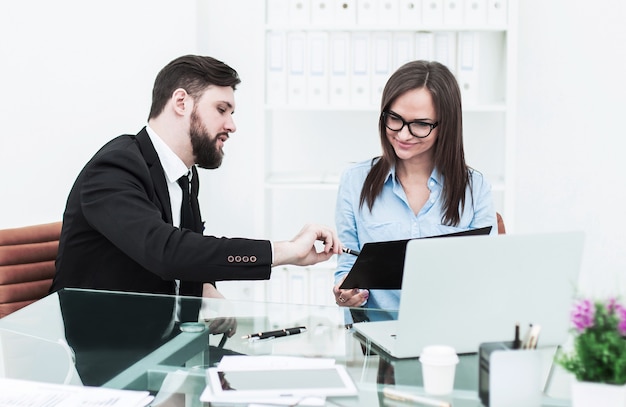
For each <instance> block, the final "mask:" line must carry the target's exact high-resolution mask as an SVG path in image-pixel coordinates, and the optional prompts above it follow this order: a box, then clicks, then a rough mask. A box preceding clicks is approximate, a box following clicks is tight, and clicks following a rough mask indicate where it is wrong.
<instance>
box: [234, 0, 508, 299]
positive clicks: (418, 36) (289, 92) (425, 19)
mask: <svg viewBox="0 0 626 407" xmlns="http://www.w3.org/2000/svg"><path fill="white" fill-rule="evenodd" d="M516 9H517V3H516V0H265V4H264V11H265V16H264V17H261V16H257V17H256V18H264V21H263V24H262V26H263V27H264V32H263V33H258V35H263V36H264V50H263V53H264V55H265V61H264V64H263V67H262V68H261V67H259V68H257V71H259V70H260V69H263V72H264V75H263V77H264V81H265V89H264V95H263V100H264V116H263V119H262V124H263V128H264V138H263V145H262V149H263V153H262V155H261V159H260V161H262V164H261V165H259V164H260V163H255V164H257V166H256V167H255V169H252V171H255V170H258V168H262V170H263V174H262V177H263V187H262V191H261V190H260V193H261V194H262V197H261V198H260V199H259V200H258V202H262V206H263V208H262V210H259V211H258V212H257V213H259V214H261V215H260V216H262V217H263V219H261V220H258V222H257V225H260V228H261V229H262V232H263V236H265V237H268V238H270V239H284V238H286V237H290V236H292V235H293V233H294V229H297V228H300V227H301V226H302V225H303V224H304V223H306V222H309V221H311V222H318V223H325V224H329V225H334V209H335V199H336V192H337V184H338V180H339V176H340V174H341V172H342V171H343V169H344V168H346V166H348V165H349V164H350V163H352V162H358V161H362V160H366V159H370V158H372V157H374V156H377V155H379V154H380V151H381V148H380V145H379V137H378V127H377V123H378V115H379V105H380V92H381V91H382V86H384V83H385V82H386V80H387V78H388V77H389V75H391V73H393V72H394V71H395V69H396V68H398V67H399V66H400V65H401V64H402V63H404V62H406V61H408V60H412V59H436V60H439V61H441V62H443V63H444V64H446V65H447V66H448V67H449V68H450V69H451V70H452V71H453V72H454V73H455V75H456V76H457V80H458V81H459V84H460V86H461V88H462V91H463V107H464V111H463V120H464V141H465V152H466V160H467V162H468V164H469V165H470V166H472V167H474V168H476V169H477V170H479V171H481V172H483V173H484V174H485V175H486V177H487V179H488V180H489V181H490V182H491V184H492V186H493V192H494V200H495V204H496V209H497V211H498V212H500V213H501V214H502V216H503V218H504V220H505V223H506V226H507V229H508V230H513V229H514V225H513V223H512V220H513V219H514V216H513V212H514V210H515V208H514V197H513V191H514V188H513V182H514V179H515V174H514V170H515V166H514V161H513V158H514V155H513V148H514V144H515V134H514V130H515V114H514V113H515V105H514V104H515V94H514V90H515V86H514V85H515V80H516V79H515V78H516V64H517V62H516V60H515V55H516V42H517V39H516V36H517V34H516V28H517V27H516V24H517V21H516ZM257 11H258V9H257ZM245 12H246V11H245V10H241V8H238V9H237V13H239V14H241V13H245ZM253 35H254V36H256V35H257V34H256V33H255V34H253ZM257 43H258V42H257ZM253 63H255V64H259V61H254V62H253ZM259 153H260V152H259ZM308 270H310V268H299V267H283V268H279V269H277V270H275V271H274V273H273V276H272V280H271V281H270V282H266V283H264V284H265V289H264V290H256V293H257V294H256V295H259V292H261V291H263V292H264V295H265V298H262V299H265V300H269V301H272V300H274V299H275V300H278V301H290V302H314V303H317V302H319V301H322V300H321V299H322V298H327V301H326V302H325V303H330V304H332V301H333V298H332V295H331V294H330V290H331V286H332V274H333V271H334V262H332V261H331V262H329V263H328V264H325V265H317V266H315V268H314V270H313V271H311V273H315V274H316V275H315V277H313V276H312V274H311V275H308V276H305V277H303V275H306V274H307V273H308ZM279 274H281V275H280V276H279ZM319 275H325V276H326V284H324V280H323V279H320V278H319ZM303 282H304V283H303ZM312 284H314V285H312ZM300 286H302V287H303V288H302V290H304V291H302V292H301V293H300V294H299V295H296V296H292V295H286V294H285V295H283V294H279V293H285V292H290V290H293V289H295V288H296V287H300ZM321 290H325V291H324V294H327V295H326V296H322V295H319V294H318V291H321ZM296 297H299V298H302V300H301V301H298V300H297V299H296Z"/></svg>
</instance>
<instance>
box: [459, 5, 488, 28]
mask: <svg viewBox="0 0 626 407" xmlns="http://www.w3.org/2000/svg"><path fill="white" fill-rule="evenodd" d="M464 11H465V14H464V23H465V25H468V26H470V27H471V26H482V25H485V24H486V23H487V0H465V10H464Z"/></svg>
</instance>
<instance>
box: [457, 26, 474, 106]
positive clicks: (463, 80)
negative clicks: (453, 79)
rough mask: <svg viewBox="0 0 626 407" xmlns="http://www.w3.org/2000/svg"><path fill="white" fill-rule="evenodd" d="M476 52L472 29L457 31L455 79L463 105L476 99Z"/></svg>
mask: <svg viewBox="0 0 626 407" xmlns="http://www.w3.org/2000/svg"><path fill="white" fill-rule="evenodd" d="M478 52H479V37H478V34H477V33H476V32H473V31H462V32H459V34H458V53H459V55H458V70H457V81H458V82H459V87H460V88H461V97H462V99H463V105H464V106H467V105H468V104H469V105H471V104H475V103H476V102H477V101H478V93H479V90H478V82H479V79H478V78H479V77H478V61H479V58H478V56H479V55H478Z"/></svg>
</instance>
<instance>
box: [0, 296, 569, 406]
mask: <svg viewBox="0 0 626 407" xmlns="http://www.w3.org/2000/svg"><path fill="white" fill-rule="evenodd" d="M177 300H178V304H179V305H180V310H181V312H180V313H179V315H180V319H179V320H180V321H181V322H174V319H173V316H174V314H175V311H176V309H177V308H176V307H177ZM372 312H376V311H372ZM381 312H384V311H381ZM198 315H199V317H198ZM344 316H345V314H344V310H343V309H340V308H339V307H335V306H331V307H329V306H313V305H297V304H281V303H259V302H245V301H228V300H218V299H199V298H191V297H182V298H181V297H179V298H176V297H172V296H165V295H146V294H131V293H120V292H107V291H96V290H79V289H67V290H61V291H59V292H58V293H54V294H51V295H49V296H47V297H45V298H44V299H42V300H40V301H38V302H35V303H33V304H31V305H29V306H27V307H25V308H23V309H21V310H19V311H17V312H15V313H13V314H11V315H8V316H6V317H5V318H2V319H0V355H1V358H0V377H2V376H4V377H10V378H16V379H29V380H36V381H44V382H51V383H67V384H83V385H89V386H104V387H109V388H117V389H131V390H149V391H150V392H152V393H153V394H155V395H156V398H155V402H154V403H153V405H158V404H159V402H160V401H163V400H167V405H168V406H170V405H185V406H194V405H208V404H206V403H205V404H203V403H202V402H200V400H199V397H200V394H201V393H202V392H203V390H204V389H205V387H206V375H205V372H206V369H207V368H208V367H210V366H215V365H216V364H217V363H218V362H219V361H220V359H221V358H222V357H223V356H224V355H231V354H235V355H237V354H243V355H276V356H299V357H310V358H332V359H334V360H335V361H336V363H339V364H343V365H345V366H346V368H347V370H348V372H349V373H350V375H351V377H352V379H353V380H354V382H355V383H356V385H357V387H358V389H359V396H357V397H338V398H332V399H327V401H326V404H327V405H339V406H383V405H398V404H397V402H391V401H388V400H386V399H384V398H383V396H382V391H381V390H382V387H383V386H384V385H394V384H395V385H396V386H397V387H398V388H402V389H404V390H406V391H408V392H412V393H414V394H422V395H423V390H422V388H421V385H422V383H421V370H420V364H419V361H418V360H417V359H403V360H393V359H392V358H389V357H386V356H385V355H384V353H383V352H381V351H380V350H379V349H374V348H372V347H371V346H368V344H367V341H365V340H363V338H358V337H356V336H355V335H353V333H352V331H351V330H350V329H349V328H347V327H346V325H345V322H344ZM220 318H232V319H233V320H235V321H236V333H235V334H234V335H233V336H232V337H230V338H227V339H226V340H225V341H224V340H223V338H225V336H224V335H222V334H221V333H215V334H214V333H212V332H209V326H210V323H211V321H214V320H215V319H220ZM182 324H184V325H182ZM181 325H182V326H181ZM298 326H305V327H306V328H307V330H306V332H303V333H300V334H296V335H289V336H284V337H278V338H274V339H264V340H249V339H245V338H242V337H243V336H244V335H248V334H253V333H257V332H264V331H271V330H279V329H284V328H291V327H298ZM181 327H183V328H184V329H181ZM477 377H478V367H477V358H476V356H475V355H466V356H462V357H461V363H460V364H459V366H458V368H457V375H456V381H455V392H454V393H453V394H452V395H451V396H446V397H439V399H441V400H447V401H450V402H452V405H453V406H455V407H462V406H468V407H469V406H480V405H481V404H480V402H479V401H478V396H477V387H478V379H477ZM544 405H546V406H548V405H565V406H566V405H569V404H568V402H567V401H564V400H559V399H551V398H546V402H545V404H544Z"/></svg>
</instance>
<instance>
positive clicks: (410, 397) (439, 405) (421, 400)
mask: <svg viewBox="0 0 626 407" xmlns="http://www.w3.org/2000/svg"><path fill="white" fill-rule="evenodd" d="M383 395H384V396H385V397H387V398H389V399H391V400H397V401H408V402H411V403H418V404H422V405H425V406H435V407H450V403H448V402H447V401H441V400H437V399H431V398H429V397H423V396H417V395H414V394H409V393H405V392H402V391H398V390H395V389H392V388H390V387H383Z"/></svg>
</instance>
